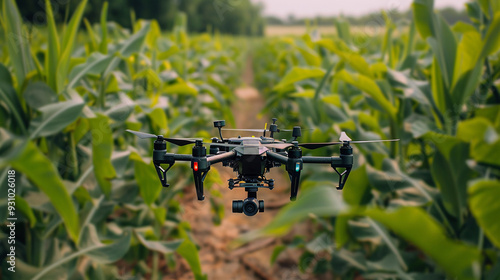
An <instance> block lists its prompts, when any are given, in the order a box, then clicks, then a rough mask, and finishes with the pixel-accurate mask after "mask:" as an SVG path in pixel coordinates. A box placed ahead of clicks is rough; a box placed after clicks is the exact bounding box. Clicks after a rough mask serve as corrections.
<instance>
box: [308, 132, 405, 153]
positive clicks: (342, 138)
mask: <svg viewBox="0 0 500 280" xmlns="http://www.w3.org/2000/svg"><path fill="white" fill-rule="evenodd" d="M339 140H340V142H327V143H302V144H299V146H301V147H304V148H306V149H309V150H314V149H318V148H322V147H326V146H331V145H340V144H343V143H344V142H349V143H350V144H363V143H378V142H393V141H399V139H387V140H362V141H351V138H350V137H349V136H347V134H346V133H345V132H344V131H342V133H340V138H339Z"/></svg>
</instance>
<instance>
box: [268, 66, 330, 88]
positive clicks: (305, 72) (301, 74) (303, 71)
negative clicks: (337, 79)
mask: <svg viewBox="0 0 500 280" xmlns="http://www.w3.org/2000/svg"><path fill="white" fill-rule="evenodd" d="M324 75H325V71H324V70H323V69H321V68H301V67H293V68H292V69H290V71H288V73H286V75H285V77H283V79H282V80H281V81H280V82H279V83H278V84H277V85H276V86H275V87H274V88H273V90H280V89H283V88H285V87H287V86H289V85H293V84H294V83H296V82H299V81H302V80H305V79H311V78H320V77H323V76H324Z"/></svg>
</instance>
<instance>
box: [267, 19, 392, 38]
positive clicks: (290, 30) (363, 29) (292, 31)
mask: <svg viewBox="0 0 500 280" xmlns="http://www.w3.org/2000/svg"><path fill="white" fill-rule="evenodd" d="M384 27H385V25H375V26H355V27H351V28H350V30H351V33H363V34H367V36H374V35H380V34H382V33H383V32H384V30H385V28H384ZM314 29H315V30H317V31H318V32H319V33H321V34H323V35H337V29H336V28H335V26H334V24H333V22H332V25H331V26H318V27H315V28H314ZM306 32H307V27H306V26H302V25H297V26H288V25H268V26H266V28H265V31H264V34H265V36H267V37H279V36H287V35H288V36H290V35H291V36H302V35H304V34H305V33H306Z"/></svg>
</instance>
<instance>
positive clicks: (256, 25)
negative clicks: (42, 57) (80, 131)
mask: <svg viewBox="0 0 500 280" xmlns="http://www.w3.org/2000/svg"><path fill="white" fill-rule="evenodd" d="M16 2H17V4H18V6H19V10H20V12H21V15H22V16H23V18H24V19H25V20H26V21H28V22H32V23H34V24H45V21H46V19H45V15H46V13H45V0H16ZM60 2H63V4H58V3H60ZM79 2H80V0H65V1H52V2H51V3H52V7H53V12H54V15H55V17H56V20H57V21H58V22H61V21H63V20H65V19H67V15H68V14H71V13H73V11H74V10H75V9H76V7H77V6H78V4H79ZM103 3H104V0H88V4H87V8H86V11H85V15H84V16H85V18H87V19H88V20H89V21H90V22H91V23H95V22H99V20H100V14H101V8H102V5H103ZM108 3H109V7H108V20H109V21H115V22H117V23H118V24H120V25H122V26H125V27H130V26H131V20H130V13H131V11H132V10H133V11H134V12H135V15H136V17H137V18H142V19H156V20H157V21H158V23H159V24H160V26H161V27H162V28H163V29H164V30H170V29H171V28H172V27H173V26H174V21H175V17H176V15H177V13H178V12H184V13H185V14H186V15H187V18H188V30H189V31H190V32H205V31H207V30H218V31H220V32H222V33H229V34H239V35H250V36H255V35H262V34H263V33H264V31H263V30H264V24H265V20H264V18H263V17H262V10H263V7H262V6H260V5H259V4H253V3H252V2H251V1H250V0H208V1H207V0H205V1H204V0H188V1H187V0H184V1H182V0H141V1H138V0H113V1H108Z"/></svg>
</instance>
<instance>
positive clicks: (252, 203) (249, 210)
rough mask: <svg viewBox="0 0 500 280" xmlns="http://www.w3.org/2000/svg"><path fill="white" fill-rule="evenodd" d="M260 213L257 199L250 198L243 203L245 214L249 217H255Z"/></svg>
mask: <svg viewBox="0 0 500 280" xmlns="http://www.w3.org/2000/svg"><path fill="white" fill-rule="evenodd" d="M257 212H259V205H258V201H257V199H255V198H253V197H250V198H246V199H245V200H244V201H243V213H245V215H247V216H253V215H255V214H257Z"/></svg>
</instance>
